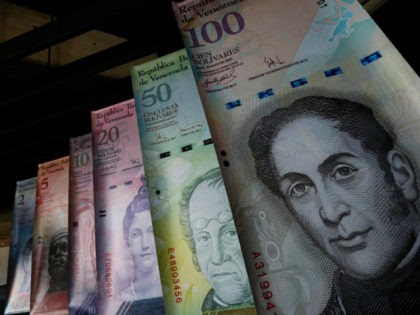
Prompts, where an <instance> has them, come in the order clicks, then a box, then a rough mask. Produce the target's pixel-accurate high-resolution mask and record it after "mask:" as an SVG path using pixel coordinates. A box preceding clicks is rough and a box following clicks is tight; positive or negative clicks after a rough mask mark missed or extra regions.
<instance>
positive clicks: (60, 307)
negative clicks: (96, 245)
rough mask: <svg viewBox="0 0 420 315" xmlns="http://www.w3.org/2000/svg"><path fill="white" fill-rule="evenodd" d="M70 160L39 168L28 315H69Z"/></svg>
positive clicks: (50, 163) (57, 160)
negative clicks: (29, 313) (29, 310)
mask: <svg viewBox="0 0 420 315" xmlns="http://www.w3.org/2000/svg"><path fill="white" fill-rule="evenodd" d="M68 199H69V157H68V156H65V157H62V158H59V159H55V160H52V161H48V162H45V163H41V164H39V165H38V176H37V186H36V207H35V219H34V231H33V251H32V274H31V275H32V279H31V315H32V314H51V315H59V314H68V239H69V235H68V211H69V209H68Z"/></svg>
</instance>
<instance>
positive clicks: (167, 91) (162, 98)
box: [142, 83, 172, 107]
mask: <svg viewBox="0 0 420 315" xmlns="http://www.w3.org/2000/svg"><path fill="white" fill-rule="evenodd" d="M154 90H155V86H152V87H151V88H149V89H145V90H144V93H143V104H142V105H143V106H144V107H150V106H153V105H155V103H156V102H157V101H159V102H166V101H168V100H169V99H170V98H171V96H172V90H171V87H170V85H169V84H167V83H162V84H159V85H158V86H157V88H156V94H155V93H154Z"/></svg>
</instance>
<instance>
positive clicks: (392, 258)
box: [248, 94, 420, 314]
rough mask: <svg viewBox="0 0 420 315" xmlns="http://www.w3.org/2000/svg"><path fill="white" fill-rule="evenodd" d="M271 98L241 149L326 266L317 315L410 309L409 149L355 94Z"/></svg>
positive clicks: (417, 290)
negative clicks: (325, 293)
mask: <svg viewBox="0 0 420 315" xmlns="http://www.w3.org/2000/svg"><path fill="white" fill-rule="evenodd" d="M279 103H280V104H279V105H278V106H277V107H278V108H276V109H273V110H271V112H268V113H266V114H265V115H262V116H260V117H259V118H258V119H255V120H256V122H255V124H254V125H253V127H252V128H251V131H250V134H249V137H248V146H249V149H250V152H251V154H252V158H253V165H254V167H255V176H256V177H257V178H258V180H259V181H260V182H261V183H262V185H263V186H264V187H266V188H267V191H269V192H270V194H272V195H274V196H276V197H277V198H279V199H280V200H281V202H282V203H283V204H284V205H285V206H286V208H287V210H288V211H289V213H290V214H291V217H292V218H293V219H294V220H295V221H296V222H297V223H298V225H299V226H300V228H301V229H300V230H299V233H305V234H306V236H307V237H308V239H309V240H310V241H311V242H313V244H314V245H315V246H317V247H318V248H319V249H320V250H321V251H322V252H323V253H324V254H325V256H326V257H328V258H329V259H330V260H331V261H332V262H333V263H334V264H335V266H336V270H335V272H334V274H333V275H331V276H332V280H331V291H330V295H329V298H328V299H327V302H326V303H325V306H324V308H323V311H322V313H325V314H355V313H362V314H372V313H375V314H376V313H377V314H391V313H392V314H394V312H396V313H398V314H407V313H413V312H415V311H419V310H420V274H419V271H418V270H419V268H418V266H419V263H420V260H419V254H420V238H419V235H418V231H419V230H418V228H419V217H418V209H419V196H418V188H419V187H418V174H419V172H418V166H417V165H416V163H415V161H414V158H413V157H414V155H413V153H415V152H409V151H408V150H407V149H406V148H405V147H404V146H403V145H402V144H401V143H400V142H399V141H398V135H396V134H395V133H394V132H393V130H392V125H391V124H390V123H389V122H388V120H387V118H386V117H384V116H383V115H376V114H375V112H374V110H372V108H371V106H370V104H367V103H362V102H360V101H359V100H351V99H349V98H346V97H333V96H322V95H321V94H316V95H309V96H299V97H296V98H295V99H294V100H293V101H291V102H290V105H289V103H288V104H282V103H281V101H280V102H279ZM375 108H376V107H375Z"/></svg>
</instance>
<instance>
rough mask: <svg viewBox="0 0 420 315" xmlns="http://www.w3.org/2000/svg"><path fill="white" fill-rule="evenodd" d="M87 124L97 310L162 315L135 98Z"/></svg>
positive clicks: (93, 115)
mask: <svg viewBox="0 0 420 315" xmlns="http://www.w3.org/2000/svg"><path fill="white" fill-rule="evenodd" d="M91 123H92V140H93V159H94V164H93V168H94V176H93V177H94V203H95V229H96V261H97V272H98V292H99V301H98V314H101V315H102V314H104V315H106V314H112V315H114V314H121V315H122V314H131V315H134V314H150V315H161V314H164V306H163V298H162V287H161V284H160V277H159V267H158V264H157V254H156V246H155V240H154V235H153V226H152V220H151V217H150V207H149V198H148V197H149V195H148V192H147V188H146V183H145V177H144V168H143V157H142V153H141V147H140V135H139V131H138V126H137V115H136V108H135V105H134V99H129V100H126V101H123V102H120V103H117V104H113V105H110V106H108V107H105V108H102V109H99V110H97V111H93V112H91Z"/></svg>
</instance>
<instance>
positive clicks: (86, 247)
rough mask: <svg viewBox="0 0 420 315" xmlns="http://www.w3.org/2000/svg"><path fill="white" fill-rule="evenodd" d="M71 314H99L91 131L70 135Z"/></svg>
mask: <svg viewBox="0 0 420 315" xmlns="http://www.w3.org/2000/svg"><path fill="white" fill-rule="evenodd" d="M69 149H70V154H69V158H70V170H69V273H70V277H69V313H70V314H92V315H93V314H97V307H96V298H97V280H96V279H97V273H96V245H95V244H96V243H95V208H94V200H93V160H92V135H91V133H88V134H85V135H81V136H78V137H72V138H70V146H69Z"/></svg>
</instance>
